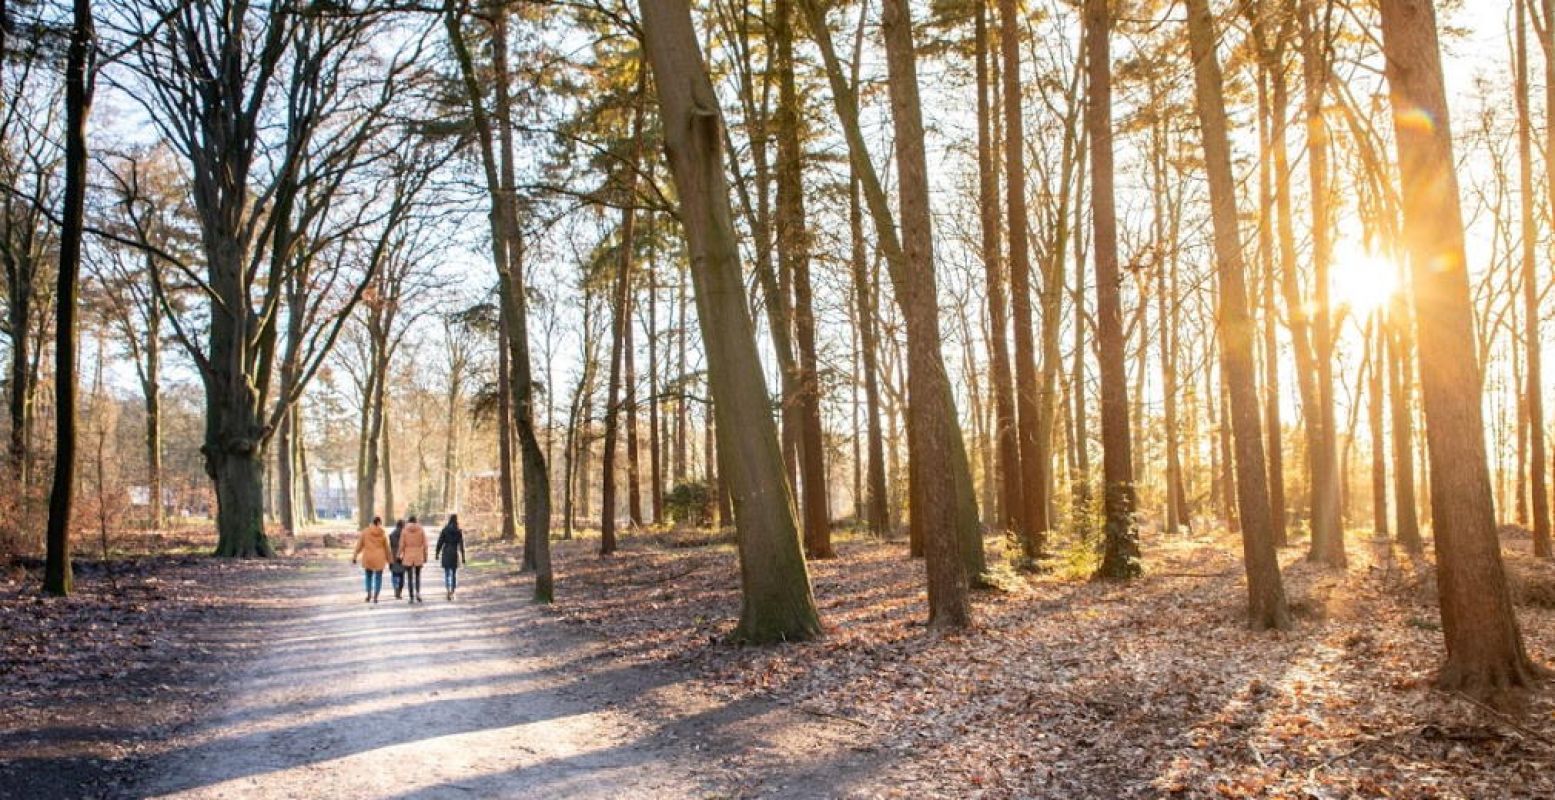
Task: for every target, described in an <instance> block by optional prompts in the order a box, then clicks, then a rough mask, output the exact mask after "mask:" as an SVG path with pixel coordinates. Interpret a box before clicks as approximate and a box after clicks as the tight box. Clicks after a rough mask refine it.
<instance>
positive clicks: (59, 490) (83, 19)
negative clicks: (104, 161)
mask: <svg viewBox="0 0 1555 800" xmlns="http://www.w3.org/2000/svg"><path fill="white" fill-rule="evenodd" d="M71 7H72V20H71V27H70V45H69V48H68V50H67V52H66V57H65V208H64V220H63V224H62V225H61V226H60V235H59V275H58V284H57V289H56V292H55V313H56V314H57V315H58V316H57V317H56V318H55V323H54V376H55V380H54V485H53V487H52V489H51V490H50V492H49V522H48V535H47V538H46V543H47V547H46V557H45V559H44V567H43V591H45V592H47V593H49V594H52V595H60V596H64V595H68V594H70V592H71V589H72V588H73V584H74V579H73V576H72V575H71V570H70V522H71V520H70V514H71V510H72V501H73V500H74V496H75V484H76V287H77V284H78V283H79V280H80V276H81V240H82V237H83V233H84V230H83V229H84V227H85V218H86V167H87V158H88V156H87V151H86V120H87V117H88V116H89V115H90V114H91V112H92V90H93V84H94V83H95V76H94V75H93V74H92V62H93V61H94V60H95V59H93V58H92V55H91V50H92V48H93V47H94V46H95V42H96V33H95V29H94V27H93V24H92V4H91V0H75V2H74V3H72V4H71ZM12 335H13V336H15V335H22V336H25V335H26V334H25V332H21V333H18V332H13V333H12Z"/></svg>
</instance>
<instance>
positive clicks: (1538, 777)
mask: <svg viewBox="0 0 1555 800" xmlns="http://www.w3.org/2000/svg"><path fill="white" fill-rule="evenodd" d="M624 542H625V544H624V547H623V549H622V551H621V552H620V553H618V554H616V555H615V556H612V557H611V558H608V559H600V558H597V557H595V556H594V554H593V551H592V545H593V543H592V542H588V541H574V542H570V543H569V542H563V543H559V546H558V547H557V548H556V558H557V569H558V574H559V578H558V586H561V587H564V588H563V590H562V591H561V592H559V593H558V598H559V599H558V603H557V605H556V608H555V612H556V613H557V614H559V615H560V616H561V617H562V618H563V619H564V620H566V621H568V622H570V623H573V624H575V625H577V626H579V627H583V628H587V629H589V630H592V631H596V632H598V633H599V634H600V635H602V636H605V637H607V638H608V639H609V640H610V641H611V643H612V644H613V645H614V646H615V648H616V649H617V651H618V652H619V653H621V654H622V655H623V656H625V657H628V658H631V659H634V660H639V661H643V662H658V663H667V664H671V665H673V667H674V668H675V669H676V670H678V671H681V672H684V673H689V674H694V675H696V676H698V677H699V678H700V679H701V680H703V681H705V682H707V683H708V685H709V686H711V687H712V688H713V690H714V691H717V692H721V693H722V694H723V695H724V696H726V697H729V698H731V699H733V698H739V697H748V696H762V697H770V698H773V699H776V700H779V701H781V702H786V703H790V704H793V705H795V706H796V707H799V708H802V709H803V710H804V711H805V712H806V713H809V714H816V715H828V716H835V717H839V718H841V719H843V720H848V721H850V722H839V724H843V725H847V726H848V727H850V728H853V729H855V731H856V735H857V737H858V741H859V746H860V747H869V748H878V749H880V750H881V751H882V752H886V753H890V754H892V755H893V759H892V761H893V763H892V764H891V765H890V767H889V769H888V774H884V775H882V776H881V777H880V779H879V780H878V781H876V782H875V783H873V784H870V785H869V786H867V787H864V788H861V789H859V790H858V793H859V794H860V795H861V796H882V797H898V796H900V797H921V796H932V795H939V796H957V797H983V798H1015V797H1066V798H1067V797H1097V798H1102V797H1106V798H1113V797H1118V798H1123V797H1160V796H1178V797H1335V798H1337V797H1487V796H1496V797H1513V796H1522V797H1541V796H1555V775H1552V774H1551V772H1550V770H1549V769H1548V767H1549V766H1550V764H1551V762H1552V761H1555V746H1552V745H1551V744H1550V743H1549V742H1547V741H1546V740H1545V738H1544V737H1548V736H1552V735H1555V713H1552V710H1555V704H1552V703H1551V702H1550V700H1549V699H1548V698H1546V697H1544V696H1536V697H1534V698H1533V699H1532V706H1531V708H1530V709H1529V711H1528V713H1527V714H1526V715H1525V716H1524V717H1522V718H1519V720H1517V721H1516V722H1515V723H1514V722H1512V721H1509V720H1499V719H1496V718H1495V716H1494V714H1493V713H1492V712H1490V711H1487V710H1485V709H1480V708H1475V707H1474V706H1473V705H1472V704H1470V703H1468V702H1466V701H1464V700H1462V699H1455V698H1453V697H1450V696H1444V695H1441V694H1440V693H1436V692H1433V691H1430V690H1428V689H1427V688H1426V687H1427V686H1428V685H1429V683H1430V678H1431V675H1432V673H1433V670H1434V668H1435V666H1436V661H1437V659H1438V658H1439V654H1440V648H1441V634H1440V632H1439V623H1437V613H1436V609H1435V607H1434V581H1432V579H1431V574H1430V569H1429V565H1428V564H1415V563H1408V562H1406V561H1400V560H1398V559H1397V558H1395V556H1394V554H1393V553H1392V552H1391V551H1390V550H1388V549H1387V548H1386V547H1381V548H1379V547H1378V544H1377V543H1376V542H1371V541H1365V540H1362V541H1357V542H1354V543H1353V544H1354V550H1355V552H1354V553H1353V554H1352V557H1351V563H1352V564H1363V565H1366V566H1361V567H1359V568H1352V569H1351V570H1350V571H1349V572H1348V573H1339V572H1335V571H1332V570H1328V569H1325V568H1322V567H1320V566H1315V565H1311V564H1307V563H1306V562H1305V561H1304V560H1303V559H1302V558H1301V554H1300V553H1298V552H1297V551H1296V550H1294V549H1291V550H1287V551H1284V552H1283V553H1282V560H1283V561H1284V562H1285V563H1286V568H1285V573H1286V587H1287V591H1288V592H1289V593H1290V596H1291V598H1292V600H1293V605H1295V606H1296V607H1297V608H1298V609H1299V611H1300V613H1299V615H1298V619H1299V624H1298V627H1297V628H1296V629H1295V630H1294V631H1290V632H1284V633H1281V632H1270V633H1253V632H1249V631H1248V630H1246V628H1245V626H1244V624H1243V611H1242V606H1241V604H1242V602H1243V598H1244V590H1243V588H1242V576H1241V570H1240V566H1239V562H1238V560H1237V552H1238V550H1237V543H1236V542H1235V540H1232V539H1220V540H1215V539H1209V538H1200V539H1195V540H1190V541H1183V540H1176V541H1157V542H1153V543H1151V545H1150V546H1149V547H1148V548H1147V551H1146V558H1147V565H1148V566H1149V567H1150V568H1151V574H1150V575H1147V576H1146V577H1145V578H1143V579H1141V580H1138V581H1135V582H1133V583H1130V584H1125V585H1117V584H1091V583H1088V582H1074V581H1067V580H1064V579H1061V578H1059V577H1056V576H1039V577H1035V578H1032V579H1029V580H1027V581H1025V582H1024V584H1023V585H1021V586H1018V587H1016V590H1015V591H1013V592H1010V593H1005V594H994V593H988V594H981V595H979V596H978V599H977V616H978V621H979V628H978V629H977V630H976V631H973V632H969V633H965V634H956V635H940V634H936V633H932V632H930V631H928V630H927V629H925V628H924V627H922V625H921V624H920V622H921V620H922V619H923V617H924V615H925V606H924V598H923V592H922V585H923V577H922V569H923V565H922V562H921V561H913V560H910V559H908V558H907V557H906V551H905V547H903V546H901V545H898V544H888V543H880V542H874V541H868V540H861V539H845V540H843V541H841V542H839V545H838V552H839V557H838V558H836V559H832V560H826V561H817V562H812V563H811V565H810V568H811V576H812V583H813V585H814V590H815V595H816V600H817V603H818V605H819V606H820V607H821V609H822V614H823V622H824V623H825V625H826V637H825V638H824V639H822V640H819V641H816V642H806V643H800V644H790V645H784V646H779V647H770V648H741V647H737V646H734V645H728V644H724V643H722V638H721V637H722V635H723V634H725V633H727V632H728V631H729V630H731V629H732V627H733V625H734V622H735V620H736V618H737V615H738V611H739V598H738V585H737V570H736V562H735V556H734V553H733V551H732V549H731V548H728V547H727V546H721V545H715V546H711V547H697V548H685V547H671V546H666V542H665V537H664V536H659V537H653V538H649V537H627V538H626V539H625V540H624ZM1525 567H1531V568H1535V569H1545V567H1544V566H1543V565H1519V567H1518V568H1525ZM1185 575H1192V576H1193V579H1192V580H1185V579H1183V576H1185ZM1522 580H1523V583H1522V584H1521V585H1525V586H1526V585H1534V584H1535V583H1537V582H1536V581H1530V580H1529V579H1527V578H1524V579H1522ZM1530 594H1531V595H1534V596H1538V595H1537V594H1536V593H1530ZM1520 613H1521V614H1522V617H1523V621H1524V631H1525V634H1526V636H1527V638H1528V640H1529V648H1530V650H1531V651H1532V652H1534V653H1536V654H1548V653H1551V652H1555V642H1552V641H1551V638H1550V635H1549V632H1550V631H1551V630H1552V628H1551V625H1550V622H1551V621H1552V618H1551V611H1550V610H1548V609H1547V608H1546V607H1545V604H1543V603H1536V604H1529V605H1527V606H1525V607H1523V608H1521V609H1520ZM1518 726H1523V727H1525V728H1527V729H1528V730H1527V731H1520V730H1518ZM1530 732H1532V733H1530ZM1534 734H1536V735H1534Z"/></svg>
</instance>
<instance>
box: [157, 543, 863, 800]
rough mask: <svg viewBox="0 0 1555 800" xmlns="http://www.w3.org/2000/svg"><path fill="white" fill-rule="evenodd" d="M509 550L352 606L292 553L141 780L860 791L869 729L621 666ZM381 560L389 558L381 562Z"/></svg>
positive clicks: (189, 787) (516, 792) (168, 790)
mask: <svg viewBox="0 0 1555 800" xmlns="http://www.w3.org/2000/svg"><path fill="white" fill-rule="evenodd" d="M505 574H506V568H499V567H485V568H481V567H477V568H474V569H466V570H463V571H462V572H461V586H460V592H459V597H458V599H457V600H456V601H454V602H452V603H450V602H446V601H445V600H444V597H443V592H442V580H441V570H438V569H436V568H435V567H434V568H429V569H428V570H427V574H426V575H425V576H424V578H423V582H424V587H425V589H426V595H427V600H426V602H425V604H420V605H416V606H414V607H413V606H410V605H408V604H406V603H405V602H403V601H399V602H396V601H394V600H392V599H391V597H392V592H391V591H390V590H389V587H388V586H387V583H388V581H387V580H385V591H384V593H383V597H382V602H381V603H380V604H378V605H377V606H373V605H369V604H364V603H363V602H362V596H361V594H360V593H359V592H360V586H361V581H360V573H359V572H357V571H356V569H355V568H354V567H351V566H349V565H348V564H347V563H346V562H345V560H344V558H335V559H314V560H309V561H305V562H300V563H299V566H298V568H297V570H296V571H294V572H290V573H288V574H287V575H286V576H284V577H282V578H279V579H277V580H276V581H275V585H274V587H273V588H272V589H271V591H273V593H274V597H273V602H274V603H276V604H277V605H278V606H280V607H282V608H283V610H284V611H285V612H286V613H281V614H275V615H263V617H262V619H260V620H258V621H255V622H253V623H250V628H251V629H246V630H244V631H242V632H241V634H242V635H243V636H245V637H249V638H250V639H251V640H254V641H258V642H260V646H258V647H256V648H255V651H256V656H255V657H254V659H253V660H252V662H251V663H250V664H249V665H248V666H247V667H246V668H245V669H243V670H242V671H241V674H225V675H212V676H210V680H212V681H221V682H224V683H228V684H229V685H230V686H231V687H232V691H231V699H230V701H228V702H227V703H226V705H225V707H224V708H221V709H220V710H219V711H218V713H216V714H215V715H214V717H213V718H212V719H210V720H207V721H205V722H203V723H200V724H197V725H194V726H192V727H191V729H189V730H187V731H185V732H184V733H183V734H181V735H180V736H179V737H178V738H177V739H175V740H174V741H171V742H168V743H167V746H166V748H165V749H164V750H163V753H162V754H161V755H158V756H153V757H152V758H151V759H150V760H149V763H148V765H147V768H146V770H145V772H144V779H143V781H142V783H141V785H140V786H139V787H137V791H136V794H137V795H143V796H152V797H175V798H236V797H243V798H292V797H297V798H302V797H332V798H336V797H338V798H349V797H363V798H367V797H372V798H440V797H547V798H560V797H569V798H570V797H582V798H595V797H597V798H612V799H613V800H620V799H621V798H650V797H652V798H671V797H769V796H781V797H839V796H868V795H870V794H873V793H872V792H870V791H869V790H867V789H864V788H862V787H863V786H864V785H865V784H868V783H872V782H873V780H874V779H878V778H879V774H878V772H877V769H878V767H879V761H880V758H879V756H878V755H876V754H875V753H874V752H873V748H870V747H867V746H864V745H865V744H866V743H865V742H864V739H866V738H867V731H862V730H860V729H859V728H857V727H855V726H851V725H848V724H846V723H844V722H838V721H836V720H830V719H825V718H818V717H813V716H810V715H808V714H804V713H801V712H798V711H795V710H792V709H790V708H786V707H783V706H778V705H775V704H772V703H765V702H738V703H726V702H722V701H719V700H717V699H715V698H713V697H712V696H710V695H709V694H707V693H706V692H704V691H701V690H699V689H698V688H697V687H696V686H695V685H693V684H692V683H690V682H687V681H685V680H684V679H683V678H684V676H677V675H673V674H670V673H668V672H667V671H664V670H657V669H650V668H644V667H640V666H629V665H624V664H622V663H621V662H620V661H619V660H618V659H616V658H614V657H613V656H612V655H611V653H610V649H609V645H608V643H607V642H602V641H596V640H592V639H589V638H586V637H584V636H581V635H580V634H579V633H578V632H576V631H575V630H572V629H568V628H565V627H563V626H562V625H561V623H559V622H557V621H555V619H554V618H552V617H550V616H548V615H547V614H545V613H544V612H543V611H540V610H538V609H536V608H535V607H533V606H532V605H530V604H528V603H527V602H524V601H523V600H522V598H523V597H524V596H525V593H524V591H523V589H522V588H521V587H519V586H515V585H513V584H512V583H511V582H510V581H508V580H507V579H506V578H505V577H504V575H505ZM385 577H386V578H387V576H385Z"/></svg>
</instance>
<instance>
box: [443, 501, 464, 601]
mask: <svg viewBox="0 0 1555 800" xmlns="http://www.w3.org/2000/svg"><path fill="white" fill-rule="evenodd" d="M437 555H438V556H439V557H441V558H442V561H443V588H444V589H446V590H447V592H448V599H449V600H452V599H454V589H457V588H459V562H460V560H463V561H464V562H465V563H469V561H470V557H469V556H468V555H466V554H465V552H464V531H462V530H459V515H458V514H450V515H448V524H447V525H444V526H443V530H442V531H441V532H440V533H438V534H437Z"/></svg>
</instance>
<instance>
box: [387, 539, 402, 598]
mask: <svg viewBox="0 0 1555 800" xmlns="http://www.w3.org/2000/svg"><path fill="white" fill-rule="evenodd" d="M404 529H405V520H402V519H397V520H395V521H394V530H393V531H390V532H389V552H390V553H392V554H393V555H394V560H393V561H390V562H389V579H390V580H391V581H393V582H394V599H395V600H398V599H400V594H401V593H402V592H404V591H405V562H403V561H401V560H400V531H402V530H404Z"/></svg>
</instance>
